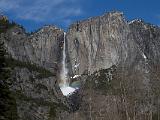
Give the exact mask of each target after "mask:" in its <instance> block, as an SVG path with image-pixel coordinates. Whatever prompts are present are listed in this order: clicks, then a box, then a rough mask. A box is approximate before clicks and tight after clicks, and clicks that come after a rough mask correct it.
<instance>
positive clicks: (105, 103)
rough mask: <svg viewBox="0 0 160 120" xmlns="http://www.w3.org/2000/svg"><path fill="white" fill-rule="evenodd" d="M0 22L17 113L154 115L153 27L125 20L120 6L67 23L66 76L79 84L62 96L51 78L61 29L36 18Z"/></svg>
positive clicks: (159, 34) (84, 118) (156, 43)
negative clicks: (31, 27)
mask: <svg viewBox="0 0 160 120" xmlns="http://www.w3.org/2000/svg"><path fill="white" fill-rule="evenodd" d="M1 19H2V17H1ZM4 26H5V25H3V24H1V28H3V29H4V28H6V29H5V31H2V32H1V34H0V40H1V41H3V42H4V47H5V49H6V51H7V55H6V57H7V59H6V61H7V63H8V64H9V66H10V68H11V77H10V78H11V80H10V81H11V84H10V85H9V90H10V91H12V93H13V94H14V99H15V101H16V105H15V106H16V113H17V116H18V118H17V119H19V120H24V119H26V120H38V119H39V120H48V119H50V120H52V119H57V120H108V119H109V120H158V119H159V118H160V116H159V111H160V110H159V105H160V98H159V96H160V91H159V90H160V87H159V85H160V76H159V70H160V66H159V64H160V61H159V58H160V28H159V27H157V26H154V25H151V24H148V23H145V22H144V21H142V20H134V21H131V22H128V21H127V20H125V18H124V16H123V14H122V13H121V12H109V13H105V14H104V15H103V16H98V17H93V18H89V19H87V20H83V21H78V22H76V23H73V24H71V25H70V27H69V29H68V31H67V33H66V66H67V68H68V72H69V73H68V74H69V78H70V81H71V82H75V81H77V82H79V83H81V86H80V87H79V89H78V90H77V91H75V92H74V93H73V95H70V96H68V97H65V96H63V95H62V93H61V91H60V88H59V86H58V82H59V74H60V69H61V60H62V49H63V48H62V44H63V40H64V38H63V37H64V35H63V34H64V31H63V30H61V29H59V28H57V27H55V26H44V27H43V28H41V29H39V30H38V31H36V32H34V33H32V34H28V33H26V32H25V30H24V29H23V28H22V27H21V26H19V25H17V24H15V25H13V26H11V27H4ZM75 76H77V77H75ZM71 84H72V83H71Z"/></svg>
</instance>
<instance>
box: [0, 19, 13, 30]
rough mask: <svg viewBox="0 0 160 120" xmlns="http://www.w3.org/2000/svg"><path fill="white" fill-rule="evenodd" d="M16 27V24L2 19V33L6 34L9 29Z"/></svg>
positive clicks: (0, 23) (0, 28)
mask: <svg viewBox="0 0 160 120" xmlns="http://www.w3.org/2000/svg"><path fill="white" fill-rule="evenodd" d="M0 17H1V16H0ZM14 26H16V23H15V22H9V21H8V19H7V18H6V17H4V16H2V18H0V33H3V32H6V30H7V29H10V28H12V27H14Z"/></svg>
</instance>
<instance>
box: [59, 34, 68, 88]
mask: <svg viewBox="0 0 160 120" xmlns="http://www.w3.org/2000/svg"><path fill="white" fill-rule="evenodd" d="M67 76H68V69H67V68H66V33H64V40H63V58H62V70H61V74H60V78H61V83H60V86H61V87H66V86H69V81H68V78H67Z"/></svg>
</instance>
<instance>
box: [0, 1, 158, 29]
mask: <svg viewBox="0 0 160 120" xmlns="http://www.w3.org/2000/svg"><path fill="white" fill-rule="evenodd" d="M113 10H118V11H121V12H123V13H124V16H125V18H126V20H128V21H130V20H133V19H137V18H139V19H143V20H144V21H146V22H149V23H152V24H155V25H158V26H159V25H160V0H0V13H1V14H3V15H6V16H7V17H8V18H9V19H10V20H12V21H15V22H17V23H18V24H20V25H23V26H24V28H25V29H26V31H28V32H31V31H32V32H33V31H36V30H37V29H39V28H41V27H42V26H44V25H56V26H57V27H60V28H62V29H65V30H67V28H68V27H69V25H70V24H71V23H72V22H76V21H78V20H83V19H87V18H89V17H94V16H100V15H103V14H104V13H105V12H109V11H113Z"/></svg>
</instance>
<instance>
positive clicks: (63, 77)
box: [59, 32, 76, 96]
mask: <svg viewBox="0 0 160 120" xmlns="http://www.w3.org/2000/svg"><path fill="white" fill-rule="evenodd" d="M69 84H70V82H69V78H68V69H67V67H66V33H65V32H64V40H63V58H62V68H61V72H60V84H59V86H60V89H61V91H62V93H63V95H65V96H68V95H70V94H72V93H73V92H74V91H75V90H76V89H75V88H73V87H70V86H69Z"/></svg>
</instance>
